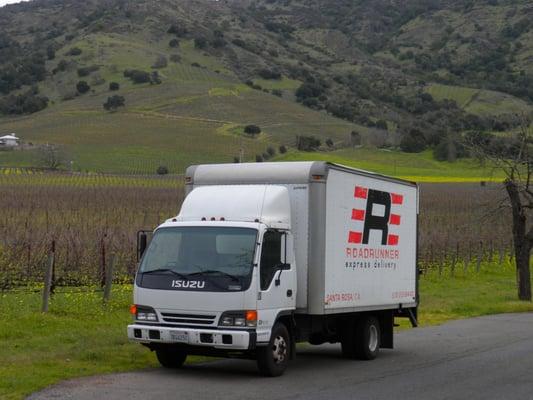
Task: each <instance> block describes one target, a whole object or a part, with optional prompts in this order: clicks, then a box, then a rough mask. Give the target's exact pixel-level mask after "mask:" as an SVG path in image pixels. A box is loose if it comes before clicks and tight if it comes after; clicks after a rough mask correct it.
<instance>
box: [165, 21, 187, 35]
mask: <svg viewBox="0 0 533 400" xmlns="http://www.w3.org/2000/svg"><path fill="white" fill-rule="evenodd" d="M188 32H189V31H188V30H187V28H185V27H184V26H180V25H179V24H178V23H175V24H172V25H170V27H169V28H168V29H167V33H171V34H174V35H176V36H185V35H186V34H187V33H188Z"/></svg>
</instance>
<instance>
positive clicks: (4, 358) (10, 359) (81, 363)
mask: <svg viewBox="0 0 533 400" xmlns="http://www.w3.org/2000/svg"><path fill="white" fill-rule="evenodd" d="M473 268H474V266H472V265H471V266H470V267H469V269H468V270H467V271H466V272H465V271H463V269H462V266H461V268H459V267H458V268H457V270H456V271H455V274H454V276H451V273H450V271H449V269H448V270H445V271H444V272H443V273H442V275H439V273H438V271H437V270H432V271H431V272H428V273H426V274H425V275H423V276H422V277H421V279H420V296H421V306H420V314H419V322H420V324H421V325H422V326H427V325H435V324H440V323H443V322H446V321H449V320H452V319H460V318H469V317H475V316H480V315H487V314H494V313H504V312H526V311H529V312H531V311H533V303H528V302H519V301H517V300H516V287H515V286H516V280H515V271H514V268H513V266H512V265H511V264H510V263H509V262H505V264H504V266H499V265H494V264H483V265H482V267H481V270H480V271H479V272H476V271H475V270H474V269H473ZM40 298H41V296H40V293H39V292H32V293H23V292H17V293H8V294H3V295H0V300H1V301H0V315H1V316H2V325H0V398H2V399H6V400H15V399H21V398H23V397H24V396H26V395H28V394H29V393H31V392H33V391H36V390H39V389H42V388H44V387H46V386H48V385H51V384H54V383H57V382H58V381H60V380H63V379H68V378H73V377H78V376H87V375H95V374H105V373H112V372H118V371H129V370H134V369H143V368H152V367H156V366H157V362H156V360H155V357H154V355H153V354H151V353H150V351H149V350H147V349H145V348H144V347H142V346H140V345H138V344H135V343H130V342H129V341H128V340H127V338H126V331H125V328H126V325H127V324H128V323H129V322H130V316H129V314H128V305H129V304H130V301H131V286H129V285H122V286H120V285H117V286H115V288H114V290H113V293H112V300H111V302H110V303H109V304H108V305H107V306H104V305H103V304H102V300H101V292H94V291H85V292H81V293H64V292H61V291H59V292H58V293H57V294H56V295H55V296H54V297H53V301H52V302H51V305H50V312H49V313H48V314H42V313H41V312H39V310H40ZM405 325H406V323H405V321H404V323H402V329H403V327H405ZM198 359H199V358H195V357H192V358H191V359H190V360H189V362H194V361H195V360H198Z"/></svg>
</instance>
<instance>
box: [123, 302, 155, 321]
mask: <svg viewBox="0 0 533 400" xmlns="http://www.w3.org/2000/svg"><path fill="white" fill-rule="evenodd" d="M130 312H131V313H132V314H133V316H134V318H135V319H136V320H137V321H151V322H157V321H158V318H157V314H156V312H155V310H154V309H153V308H152V307H147V306H137V305H133V306H131V307H130Z"/></svg>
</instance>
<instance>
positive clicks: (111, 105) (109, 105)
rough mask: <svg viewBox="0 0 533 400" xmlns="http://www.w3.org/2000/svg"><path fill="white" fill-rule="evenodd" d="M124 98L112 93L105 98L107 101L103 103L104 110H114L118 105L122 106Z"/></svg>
mask: <svg viewBox="0 0 533 400" xmlns="http://www.w3.org/2000/svg"><path fill="white" fill-rule="evenodd" d="M125 103H126V100H125V99H124V97H123V96H118V95H114V96H111V97H108V98H107V101H106V102H105V103H104V104H103V107H104V109H105V110H106V111H116V109H117V108H119V107H124V106H125Z"/></svg>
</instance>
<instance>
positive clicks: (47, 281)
mask: <svg viewBox="0 0 533 400" xmlns="http://www.w3.org/2000/svg"><path fill="white" fill-rule="evenodd" d="M54 258H55V254H54V252H53V251H51V252H50V254H49V255H48V263H47V265H46V272H45V275H44V289H43V304H42V308H41V311H42V312H43V313H45V312H48V302H49V301H50V289H51V288H52V275H53V270H54Z"/></svg>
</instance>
